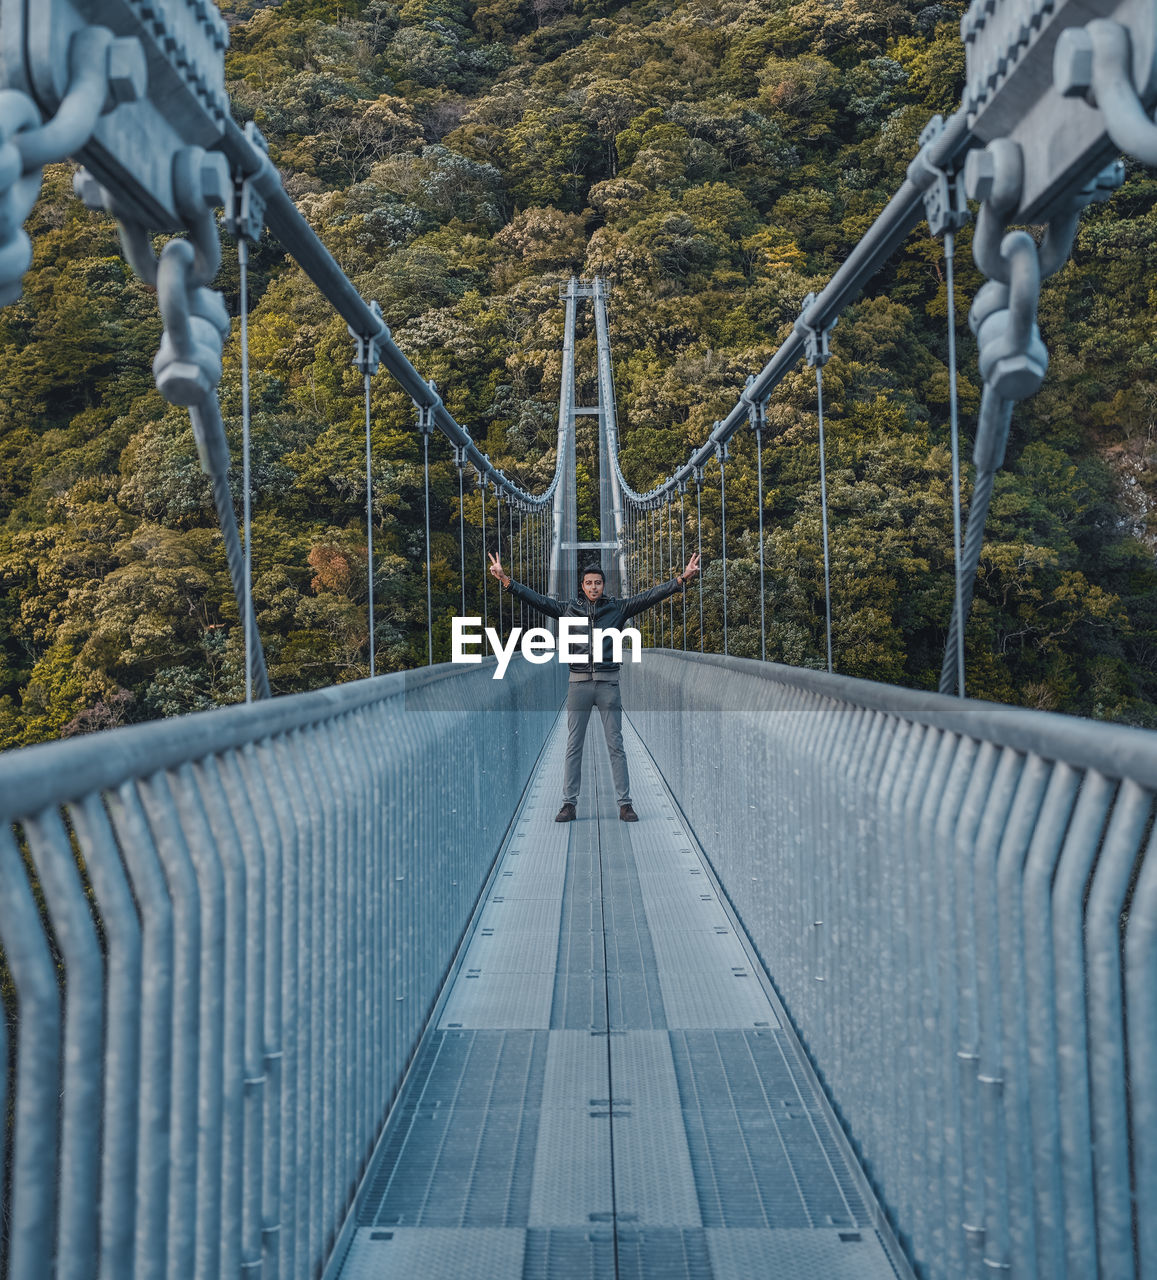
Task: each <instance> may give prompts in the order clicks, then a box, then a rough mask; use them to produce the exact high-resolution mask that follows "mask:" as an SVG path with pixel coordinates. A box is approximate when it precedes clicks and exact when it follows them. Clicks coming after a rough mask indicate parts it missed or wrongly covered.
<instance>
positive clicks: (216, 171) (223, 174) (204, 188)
mask: <svg viewBox="0 0 1157 1280" xmlns="http://www.w3.org/2000/svg"><path fill="white" fill-rule="evenodd" d="M232 190H233V182H232V180H231V178H230V177H229V161H228V160H226V159H225V157H224V156H223V155H222V154H221V152H220V151H207V152H206V153H205V155H204V158H203V159H202V161H201V195H202V198H203V200H204V201H205V203H206V205H208V206H209V208H210V209H215V208H217V207H218V205H223V204H224V203H225V202H226V201H227V200H228V199H229V196H230V194H231V193H232Z"/></svg>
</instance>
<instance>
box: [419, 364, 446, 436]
mask: <svg viewBox="0 0 1157 1280" xmlns="http://www.w3.org/2000/svg"><path fill="white" fill-rule="evenodd" d="M426 385H427V386H428V387H429V388H430V390H431V392H433V395H434V399H433V402H432V403H431V404H419V403H418V401H417V400H415V401H414V408H415V409H417V411H418V431H419V432H420V433H421V434H422V435H424V436H428V435H433V433H434V413H435V411H436V410H437V408H438V406H439V405H440V404H441V403H442V401H441V400H440V399H439V397H438V384H437V383H436V382H435V381H434V379H433V378H431V379H430V381H429V382H428V383H427V384H426Z"/></svg>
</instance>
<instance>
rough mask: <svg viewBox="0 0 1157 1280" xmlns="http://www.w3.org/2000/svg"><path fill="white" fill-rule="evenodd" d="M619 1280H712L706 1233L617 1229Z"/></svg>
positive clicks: (624, 1227)
mask: <svg viewBox="0 0 1157 1280" xmlns="http://www.w3.org/2000/svg"><path fill="white" fill-rule="evenodd" d="M618 1264H619V1265H618V1270H617V1271H616V1272H615V1274H616V1276H617V1277H618V1280H712V1272H711V1257H710V1254H709V1252H708V1248H707V1234H706V1232H704V1231H702V1230H699V1229H697V1228H690V1229H684V1230H682V1231H680V1230H671V1229H670V1228H666V1229H663V1228H654V1227H640V1228H634V1227H631V1226H623V1225H620V1226H619V1232H618Z"/></svg>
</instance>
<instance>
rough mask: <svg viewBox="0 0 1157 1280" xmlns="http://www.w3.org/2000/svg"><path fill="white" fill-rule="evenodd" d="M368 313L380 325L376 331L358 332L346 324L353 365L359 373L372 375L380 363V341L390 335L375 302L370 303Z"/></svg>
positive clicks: (379, 308)
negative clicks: (369, 332) (352, 351)
mask: <svg viewBox="0 0 1157 1280" xmlns="http://www.w3.org/2000/svg"><path fill="white" fill-rule="evenodd" d="M370 314H371V315H373V316H374V318H375V319H376V320H377V321H378V323H379V325H380V327H379V329H378V331H377V332H376V333H373V334H360V333H356V332H355V331H354V330H353V329H352V328H350V327H349V326H347V329H348V330H349V335H350V337H351V338H353V340H354V358H353V366H354V368H355V369H356V370H357V371H358V372H359V373H360V374H364V375H368V376H370V377H373V375H374V374H375V373H377V371H378V366H379V365H380V364H381V363H382V343H384V342H385V340H386V339H387V338H388V337H389V336H390V330H389V326H388V325H387V324H386V322H385V320H384V319H382V309H381V307H379V306H378V304H377V302H376V301H375V302H371V303H370Z"/></svg>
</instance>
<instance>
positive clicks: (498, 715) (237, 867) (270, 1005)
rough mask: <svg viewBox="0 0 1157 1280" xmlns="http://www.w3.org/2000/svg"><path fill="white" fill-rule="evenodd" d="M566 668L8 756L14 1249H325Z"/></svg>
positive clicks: (305, 702) (42, 1258) (6, 1150)
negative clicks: (560, 672)
mask: <svg viewBox="0 0 1157 1280" xmlns="http://www.w3.org/2000/svg"><path fill="white" fill-rule="evenodd" d="M559 670H560V669H559V668H558V666H557V664H551V665H550V666H547V667H538V666H531V665H530V664H528V663H515V664H512V665H511V668H510V670H509V671H508V672H507V675H506V678H505V679H504V680H502V681H495V680H492V679H491V678H490V676H491V668H490V665H489V664H486V665H484V666H482V667H480V668H473V669H470V670H468V671H467V672H465V673H463V672H462V670H461V668H457V669H454V671H452V672H448V671H447V669H446V668H434V669H430V670H428V671H426V672H422V673H413V672H411V673H407V674H398V675H390V676H384V677H381V678H379V679H377V680H372V681H369V680H367V681H361V682H358V683H354V684H349V685H343V686H339V687H336V688H331V689H326V690H323V691H321V692H317V693H310V694H303V695H300V696H297V697H287V698H278V699H276V700H274V701H272V702H266V703H258V704H253V705H250V706H239V707H234V708H229V709H225V710H218V711H211V712H205V713H202V714H198V715H192V716H186V717H183V718H180V719H174V720H166V721H159V722H156V723H154V724H150V725H145V726H134V727H133V728H131V729H125V730H114V731H111V732H108V733H104V734H100V735H97V736H92V737H86V738H82V739H73V740H69V741H65V742H58V743H53V744H49V745H45V746H39V747H31V748H28V749H26V750H24V751H21V752H18V753H11V754H8V755H5V756H0V948H2V951H0V976H2V977H3V980H4V985H5V988H6V989H5V990H4V992H3V996H4V1002H3V1003H4V1005H6V1009H5V1008H2V1007H0V1014H3V1015H4V1016H0V1117H3V1116H7V1117H8V1120H7V1123H0V1191H2V1195H0V1206H2V1208H3V1214H2V1215H0V1216H2V1218H3V1224H4V1227H5V1230H4V1231H3V1232H2V1233H0V1249H3V1251H4V1253H5V1254H6V1255H7V1256H6V1257H0V1274H7V1275H9V1276H10V1277H12V1278H13V1280H17V1278H19V1280H31V1278H33V1277H35V1278H36V1280H43V1277H44V1276H45V1275H47V1274H54V1275H56V1276H57V1277H59V1278H60V1280H63V1278H64V1277H77V1278H79V1277H85V1278H86V1280H92V1277H93V1276H94V1275H100V1276H102V1277H105V1276H108V1277H116V1278H118V1280H121V1278H123V1277H127V1276H134V1277H138V1278H143V1277H155V1276H174V1277H175V1276H180V1277H204V1278H205V1280H217V1278H218V1277H221V1276H238V1275H242V1276H254V1277H256V1276H262V1277H272V1276H283V1277H300V1276H308V1275H318V1274H320V1272H321V1269H322V1267H323V1264H324V1262H325V1259H326V1257H327V1255H328V1252H329V1250H330V1248H331V1246H332V1244H333V1241H334V1238H335V1236H336V1234H337V1231H338V1229H339V1228H340V1226H341V1222H342V1219H343V1217H344V1215H345V1212H346V1210H347V1209H348V1207H349V1205H350V1203H351V1199H352V1196H353V1193H354V1191H355V1189H356V1187H357V1185H358V1182H359V1179H360V1177H361V1175H362V1173H363V1171H364V1168H365V1165H366V1161H367V1159H368V1157H369V1155H370V1153H371V1151H372V1149H373V1146H374V1142H375V1140H376V1138H377V1137H378V1134H379V1131H380V1128H381V1125H382V1122H383V1119H384V1117H385V1114H386V1110H387V1108H388V1106H389V1103H390V1102H391V1099H392V1096H393V1094H394V1092H395V1090H396V1087H397V1085H398V1083H399V1081H400V1079H401V1076H402V1073H403V1071H404V1069H405V1067H406V1064H407V1062H408V1060H409V1057H410V1055H411V1053H412V1051H413V1048H414V1046H415V1044H416V1042H417V1039H418V1037H419V1035H420V1033H421V1031H422V1028H423V1026H424V1025H425V1022H426V1020H427V1017H428V1014H429V1011H430V1009H431V1006H432V1004H433V1002H434V1000H435V998H436V997H437V994H438V991H439V989H440V987H441V985H442V982H443V980H444V978H445V975H446V972H447V968H448V966H449V964H450V963H451V961H452V958H453V956H454V954H455V950H456V948H457V946H458V945H459V943H460V940H461V938H462V936H463V931H464V929H465V927H466V925H467V922H468V921H469V918H470V915H471V912H472V909H473V907H474V905H475V902H476V900H477V897H478V894H479V892H480V890H481V888H482V886H483V885H484V883H485V880H486V877H487V874H488V872H489V869H490V867H491V865H492V862H493V859H494V857H495V855H496V853H497V852H498V849H499V847H500V844H501V841H502V839H503V835H504V833H505V831H506V829H507V827H508V825H509V823H510V821H511V819H512V817H513V814H514V812H515V809H516V806H517V804H518V801H519V798H520V795H521V793H522V791H523V788H524V786H525V784H526V782H527V779H528V777H529V775H530V772H531V768H532V766H533V764H534V762H535V759H536V758H537V755H538V753H539V751H540V749H541V746H542V744H543V742H544V741H545V737H546V733H547V731H548V729H549V727H550V725H551V723H553V720H554V718H555V715H556V714H557V707H558V704H559V701H560V699H561V693H562V689H561V685H559V684H558V683H557V682H558V680H559ZM10 1088H11V1089H12V1095H11V1096H5V1095H6V1092H7V1091H8V1090H9V1089H10ZM5 1175H6V1176H5ZM5 1237H6V1239H5ZM53 1257H55V1268H56V1269H55V1271H53V1270H52V1267H53ZM96 1259H99V1264H98V1265H97V1264H96V1263H94V1260H96ZM5 1264H6V1265H7V1271H5Z"/></svg>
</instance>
